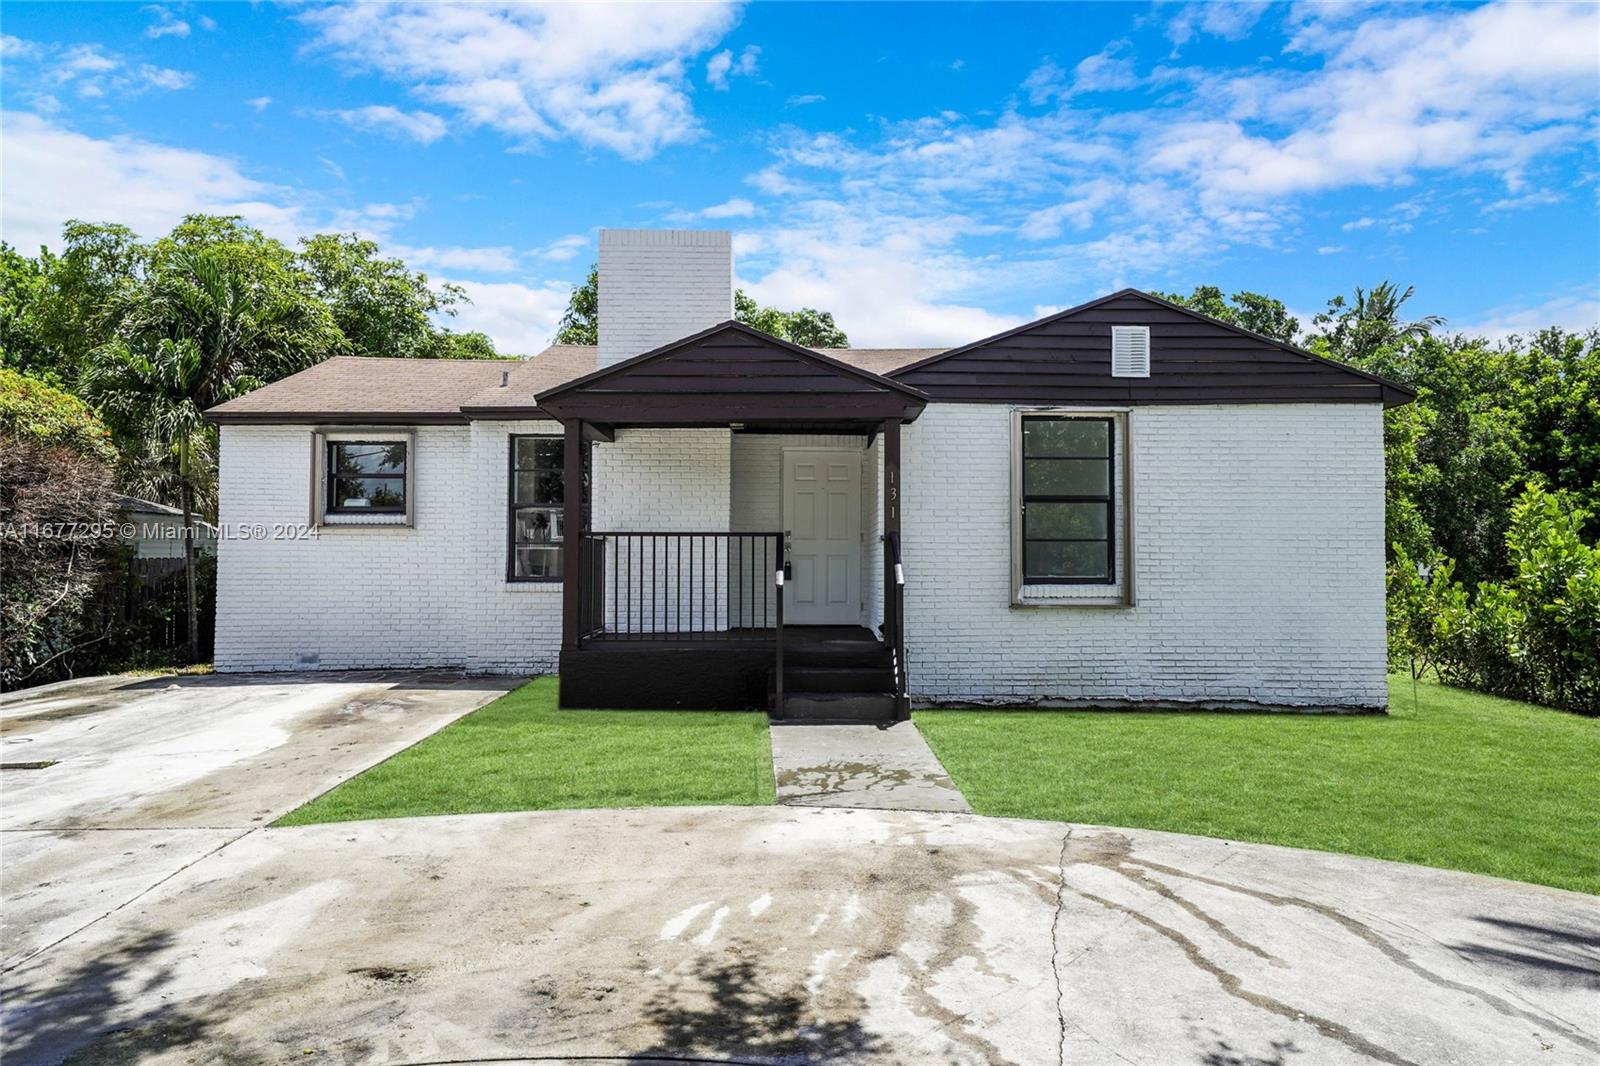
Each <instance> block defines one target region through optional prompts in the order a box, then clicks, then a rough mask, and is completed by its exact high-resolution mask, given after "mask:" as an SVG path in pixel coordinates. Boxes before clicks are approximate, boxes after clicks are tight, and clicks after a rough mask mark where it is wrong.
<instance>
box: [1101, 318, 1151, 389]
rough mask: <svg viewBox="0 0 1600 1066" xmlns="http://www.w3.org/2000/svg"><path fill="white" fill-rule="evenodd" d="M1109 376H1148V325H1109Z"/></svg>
mask: <svg viewBox="0 0 1600 1066" xmlns="http://www.w3.org/2000/svg"><path fill="white" fill-rule="evenodd" d="M1111 376H1112V377H1114V378H1147V377H1149V376H1150V327H1149V326H1112V327H1111Z"/></svg>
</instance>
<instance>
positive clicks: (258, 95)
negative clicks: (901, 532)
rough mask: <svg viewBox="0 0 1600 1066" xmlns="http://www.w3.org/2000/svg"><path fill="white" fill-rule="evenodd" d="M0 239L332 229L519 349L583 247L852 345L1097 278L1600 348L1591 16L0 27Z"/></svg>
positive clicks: (988, 311)
mask: <svg viewBox="0 0 1600 1066" xmlns="http://www.w3.org/2000/svg"><path fill="white" fill-rule="evenodd" d="M0 19H3V26H0V29H3V32H4V34H5V49H4V57H3V63H4V67H3V76H0V90H3V98H4V109H5V110H4V118H3V127H0V133H3V136H4V143H3V149H0V150H3V156H0V166H3V178H4V188H3V212H0V226H3V229H4V238H5V239H6V240H7V241H9V242H11V243H13V244H15V245H17V246H20V247H23V248H25V249H31V248H33V247H34V246H36V245H38V244H39V243H41V242H49V243H53V242H54V241H55V240H57V239H58V234H59V228H60V224H61V222H62V221H64V220H65V219H66V218H68V217H82V218H91V219H106V220H115V221H122V222H126V223H128V224H130V225H132V226H133V227H134V228H135V229H137V230H138V231H140V232H141V233H144V234H146V235H155V234H159V233H161V232H163V231H164V230H165V229H167V228H168V227H170V226H171V224H172V223H173V222H175V221H176V220H177V219H178V218H179V217H180V216H181V215H182V214H183V213H185V212H187V211H194V210H205V211H217V212H228V213H239V214H243V215H245V216H246V217H247V218H248V219H249V220H250V221H252V222H254V223H255V224H257V225H259V226H261V227H262V228H264V229H266V230H267V231H269V232H271V233H273V234H274V235H277V236H280V237H282V238H284V239H286V240H293V239H294V238H295V237H297V236H299V235H302V234H307V233H312V232H317V231H321V230H329V229H342V230H358V231H361V232H364V233H367V234H369V235H371V236H373V237H375V238H376V239H377V240H379V241H380V242H381V243H382V244H383V245H384V247H385V248H387V249H388V250H390V251H391V252H393V253H395V254H399V255H402V256H404V257H405V258H406V259H407V260H408V261H410V262H412V263H413V264H414V265H416V266H418V267H420V268H422V269H425V270H427V271H428V273H429V274H430V276H432V277H435V278H439V279H449V280H452V281H456V282H459V283H461V284H462V285H464V286H465V287H466V288H467V290H468V292H469V294H470V295H471V297H472V298H473V300H474V306H473V307H472V308H470V309H468V310H467V311H466V312H464V313H463V315H462V318H461V325H462V326H463V327H466V328H482V329H485V330H486V331H488V332H489V333H490V334H491V335H492V336H493V337H494V338H495V339H496V341H497V343H499V344H500V345H501V346H502V347H503V348H506V349H509V350H513V351H524V352H528V351H536V350H538V349H539V348H540V347H542V346H543V344H544V343H545V342H546V341H547V339H548V338H549V335H550V333H551V332H552V330H553V328H554V324H555V321H556V319H557V318H558V317H559V315H560V311H561V308H562V306H563V305H564V304H565V298H566V292H567V290H568V288H569V286H570V285H571V284H572V283H573V282H574V281H576V280H578V279H580V278H581V275H582V273H583V271H584V269H585V267H586V266H587V265H588V263H589V262H590V261H591V260H592V259H593V257H594V248H595V233H596V230H597V229H598V228H599V227H601V226H688V227H715V228H728V229H731V230H733V231H734V233H735V235H736V244H735V247H736V250H737V255H738V275H739V279H740V282H741V284H743V285H744V286H745V287H746V288H747V289H748V290H750V291H751V292H752V293H753V294H754V295H756V296H757V297H758V298H760V299H762V300H764V301H766V302H771V303H776V304H779V305H782V306H795V305H801V304H805V305H811V306H818V307H824V308H828V309H831V310H832V311H833V312H834V313H835V315H836V316H837V317H838V319H839V321H840V323H841V325H843V326H844V328H845V329H846V330H847V331H848V332H849V333H850V335H851V338H852V340H853V341H854V342H855V343H856V344H858V345H868V344H872V345H891V344H907V345H934V344H943V343H950V344H954V343H960V342H963V341H967V340H971V339H975V338H977V337H980V336H983V335H986V334H988V333H991V332H995V331H997V330H999V329H1003V328H1007V327H1009V326H1011V325H1014V324H1016V323H1018V322H1022V321H1025V320H1027V319H1030V318H1033V317H1036V316H1037V315H1039V314H1043V313H1046V312H1048V311H1049V310H1052V309H1054V308H1058V307H1063V306H1070V305H1072V304H1075V303H1078V302H1081V301H1083V300H1085V299H1088V298H1091V297H1093V296H1096V295H1099V294H1101V293H1104V292H1106V291H1108V290H1110V289H1113V288H1117V287H1121V286H1123V285H1135V286H1139V287H1141V288H1148V289H1163V290H1172V289H1178V290H1183V291H1187V290H1188V289H1190V288H1191V287H1193V286H1194V285H1196V284H1201V283H1209V284H1217V285H1221V286H1224V287H1225V288H1227V289H1229V290H1230V291H1231V290H1233V289H1237V288H1248V289H1254V290H1257V291H1262V292H1268V293H1271V294H1273V295H1276V296H1278V297H1279V298H1280V299H1282V300H1284V301H1285V302H1286V303H1287V304H1288V305H1289V306H1290V307H1291V309H1293V310H1295V311H1297V312H1299V313H1301V314H1302V316H1303V318H1305V319H1306V320H1307V321H1305V322H1304V323H1303V324H1305V325H1309V315H1310V313H1311V312H1313V311H1315V310H1317V309H1319V308H1320V307H1321V306H1322V304H1323V303H1324V302H1325V301H1326V299H1327V297H1329V296H1331V295H1333V294H1335V293H1341V292H1349V290H1350V289H1351V288H1352V287H1354V286H1356V285H1369V286H1370V285H1371V284H1374V283H1376V282H1378V281H1381V280H1383V279H1385V278H1390V279H1394V280H1396V281H1400V282H1405V283H1410V284H1414V285H1416V287H1417V290H1418V296H1417V299H1416V303H1415V306H1416V309H1417V311H1418V313H1422V312H1434V313H1439V314H1443V315H1445V316H1447V317H1448V318H1449V319H1450V322H1451V324H1452V326H1455V327H1459V328H1463V329H1470V330H1474V331H1485V332H1490V333H1504V332H1506V331H1509V330H1515V329H1528V328H1531V327H1535V326H1539V325H1544V324H1559V325H1565V326H1569V327H1584V326H1590V325H1595V324H1596V323H1597V322H1600V205H1597V191H1600V190H1597V179H1600V159H1597V151H1596V140H1597V133H1600V6H1596V5H1590V4H1566V5H1552V6H1542V5H1531V4H1518V5H1505V4H1490V5H1482V6H1469V5H1450V6H1438V7H1434V6H1427V5H1422V4H1409V3H1408V4H1403V5H1396V6H1389V5H1383V4H1351V5H1333V4H1318V5H1282V6H1272V7H1261V6H1253V5H1239V4H1230V3H1211V4H1204V5H1200V4H1192V5H1186V4H1181V3H1170V4H1160V5H1155V6H1145V5H1135V4H1105V5H1095V4H1060V5H1025V4H1003V5H965V4H937V5H916V4H874V5H867V4H843V3H837V4H798V3H796V4H757V5H752V6H741V5H727V4H710V3H708V4H697V5H685V6H665V5H655V6H646V5H635V6H627V7H600V6H593V7H579V6H565V7H557V8H544V7H541V6H539V5H531V4H530V5H518V6H508V7H499V6H495V5H489V4H474V5H470V6H466V5H446V4H434V5H413V4H362V5H356V6H344V5H333V6H302V5H287V6H278V5H272V4H243V3H228V4H189V5H178V6H174V5H160V6H157V5H140V4H137V3H127V4H72V3H49V4H30V3H6V4H5V6H4V8H3V11H0Z"/></svg>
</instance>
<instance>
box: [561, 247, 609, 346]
mask: <svg viewBox="0 0 1600 1066" xmlns="http://www.w3.org/2000/svg"><path fill="white" fill-rule="evenodd" d="M556 343H557V344H599V343H600V264H598V263H591V264H590V265H589V276H588V277H586V278H584V279H583V284H582V285H574V286H573V287H572V295H571V296H569V297H567V309H566V311H565V312H564V313H563V314H562V316H561V327H560V328H559V329H557V330H556Z"/></svg>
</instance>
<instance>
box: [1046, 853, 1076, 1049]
mask: <svg viewBox="0 0 1600 1066" xmlns="http://www.w3.org/2000/svg"><path fill="white" fill-rule="evenodd" d="M1071 839H1072V826H1070V825H1069V826H1067V831H1066V832H1065V833H1064V834H1062V836H1061V853H1060V855H1059V856H1057V858H1056V909H1055V913H1054V914H1053V915H1051V917H1050V974H1051V976H1052V977H1054V978H1055V985H1056V1024H1057V1026H1058V1028H1059V1029H1060V1032H1059V1034H1058V1036H1057V1038H1056V1061H1057V1062H1058V1063H1059V1064H1060V1066H1067V1010H1066V1006H1065V1005H1064V1003H1063V1000H1064V999H1065V998H1066V993H1065V991H1064V990H1063V989H1062V987H1061V959H1060V955H1061V912H1062V911H1063V910H1065V909H1066V906H1067V843H1068V842H1069V841H1070V840H1071Z"/></svg>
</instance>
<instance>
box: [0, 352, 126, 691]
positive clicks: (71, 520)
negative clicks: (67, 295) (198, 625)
mask: <svg viewBox="0 0 1600 1066" xmlns="http://www.w3.org/2000/svg"><path fill="white" fill-rule="evenodd" d="M0 449H3V451H4V453H5V461H4V462H3V463H0V553H3V555H4V566H0V688H5V689H10V688H12V687H13V686H15V685H16V684H17V683H18V682H19V681H22V680H24V679H26V678H29V677H31V676H34V675H36V674H37V673H38V672H39V671H40V670H42V669H44V668H46V667H47V666H49V665H50V664H51V663H54V662H57V661H58V660H60V659H62V657H63V656H67V655H69V654H70V653H71V652H73V651H74V650H76V648H77V647H79V646H80V643H81V642H80V640H79V639H78V637H79V634H80V633H81V630H82V618H83V615H84V611H85V608H86V607H87V606H88V605H89V603H90V602H91V599H92V597H93V594H94V592H95V590H96V589H97V587H98V586H99V583H100V581H101V579H102V578H103V576H104V575H105V573H106V566H107V563H108V561H109V560H110V558H111V550H110V549H111V545H112V544H113V543H114V542H113V541H112V539H111V538H110V537H109V536H108V534H109V532H110V530H111V528H112V527H113V525H114V520H115V517H116V499H115V497H114V495H113V494H112V483H111V466H110V460H111V458H112V454H113V452H112V448H111V444H110V441H109V439H108V434H107V432H106V428H105V427H104V426H103V425H101V424H100V421H99V420H98V419H97V418H95V416H94V412H92V411H91V410H90V409H89V408H88V406H87V405H85V404H84V403H83V402H82V401H81V400H79V399H78V398H77V397H75V396H71V395H69V394H67V393H65V392H62V391H61V390H60V389H56V388H54V387H52V386H50V385H49V384H47V383H45V382H43V381H40V380H38V379H36V378H30V377H28V376H27V375H25V374H20V373H17V372H16V371H12V370H5V369H0Z"/></svg>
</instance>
